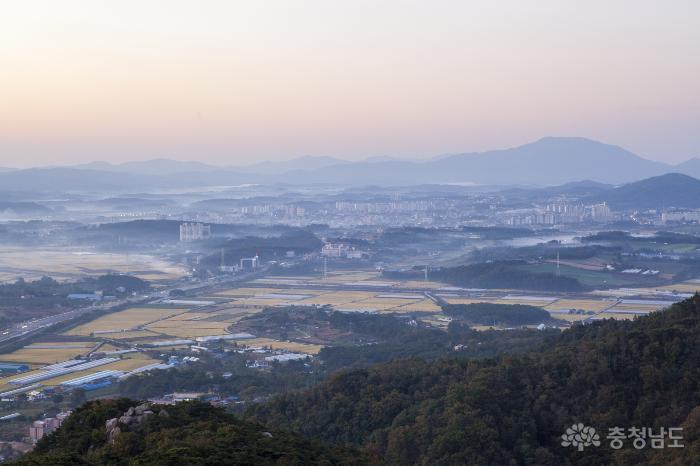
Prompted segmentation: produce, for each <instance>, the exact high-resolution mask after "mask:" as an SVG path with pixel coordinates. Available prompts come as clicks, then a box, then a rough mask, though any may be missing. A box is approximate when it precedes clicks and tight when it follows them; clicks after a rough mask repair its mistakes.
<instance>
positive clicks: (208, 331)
mask: <svg viewBox="0 0 700 466" xmlns="http://www.w3.org/2000/svg"><path fill="white" fill-rule="evenodd" d="M214 323H216V322H214ZM223 323H224V324H225V325H226V326H228V325H230V324H228V323H226V322H223ZM153 330H154V331H158V332H160V333H162V334H164V335H169V336H171V337H178V338H190V339H191V338H196V337H208V336H210V335H223V334H225V333H228V332H226V331H225V330H224V329H222V328H191V327H183V326H180V327H173V328H158V329H153Z"/></svg>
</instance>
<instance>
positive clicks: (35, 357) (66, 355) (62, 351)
mask: <svg viewBox="0 0 700 466" xmlns="http://www.w3.org/2000/svg"><path fill="white" fill-rule="evenodd" d="M37 345H56V346H76V347H75V348H73V347H71V348H36V346H37ZM95 345H96V344H95V343H92V342H61V343H34V344H33V345H29V346H25V347H24V348H20V349H18V350H16V351H13V352H12V353H8V354H2V355H0V361H2V362H24V363H28V364H53V363H56V362H59V361H65V360H66V359H73V358H75V357H77V356H82V355H84V354H86V353H87V352H88V351H90V350H91V349H92V348H93V347H95ZM78 346H79V347H78Z"/></svg>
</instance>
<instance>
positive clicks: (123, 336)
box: [99, 330, 156, 340]
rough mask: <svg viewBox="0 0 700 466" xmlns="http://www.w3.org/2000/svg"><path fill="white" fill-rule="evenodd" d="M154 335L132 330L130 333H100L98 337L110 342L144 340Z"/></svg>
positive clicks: (145, 331) (149, 332)
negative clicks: (133, 339)
mask: <svg viewBox="0 0 700 466" xmlns="http://www.w3.org/2000/svg"><path fill="white" fill-rule="evenodd" d="M155 335H156V333H154V332H151V331H149V330H133V331H130V332H112V333H100V334H99V337H101V338H107V339H110V340H131V339H132V338H145V337H152V336H155Z"/></svg>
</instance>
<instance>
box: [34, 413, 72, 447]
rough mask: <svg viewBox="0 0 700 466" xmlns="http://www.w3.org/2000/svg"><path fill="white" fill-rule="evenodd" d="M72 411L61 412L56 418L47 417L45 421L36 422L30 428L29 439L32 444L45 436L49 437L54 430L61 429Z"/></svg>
mask: <svg viewBox="0 0 700 466" xmlns="http://www.w3.org/2000/svg"><path fill="white" fill-rule="evenodd" d="M70 413H71V412H70V411H64V412H60V413H58V414H57V415H56V417H47V418H45V419H44V420H43V421H34V422H33V423H32V425H31V426H29V439H30V440H31V442H32V443H36V442H38V441H39V439H41V438H42V437H43V436H44V435H48V434H50V433H51V432H53V431H54V430H56V429H58V428H59V427H61V424H63V421H65V420H66V418H67V417H68V416H70Z"/></svg>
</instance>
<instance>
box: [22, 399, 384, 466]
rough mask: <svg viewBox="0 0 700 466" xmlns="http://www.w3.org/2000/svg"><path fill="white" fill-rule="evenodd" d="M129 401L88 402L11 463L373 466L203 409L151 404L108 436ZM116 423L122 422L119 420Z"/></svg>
mask: <svg viewBox="0 0 700 466" xmlns="http://www.w3.org/2000/svg"><path fill="white" fill-rule="evenodd" d="M133 405H134V402H132V401H130V400H127V399H121V400H114V401H94V402H91V403H88V404H86V405H84V406H82V407H81V408H79V409H78V410H76V412H74V413H73V414H72V415H71V416H70V417H69V418H68V419H67V420H66V421H65V423H64V425H63V426H61V427H60V428H59V429H58V430H57V431H56V432H55V433H54V434H53V435H50V436H47V437H45V438H43V439H42V440H41V441H39V443H38V444H37V447H36V449H35V450H34V451H33V452H31V453H29V454H27V455H26V456H24V457H22V458H21V459H19V460H18V461H17V462H15V463H13V464H17V465H41V466H45V465H52V466H60V465H66V466H68V465H127V464H129V465H144V466H145V465H154V466H156V465H158V466H160V465H171V466H174V465H182V466H185V465H202V466H204V465H211V466H215V465H216V466H218V465H253V464H254V465H296V464H304V465H307V464H308V465H331V464H354V465H357V466H360V465H365V464H370V465H371V464H379V463H377V462H375V461H374V460H372V459H370V458H369V457H367V456H364V455H360V454H359V453H358V452H356V451H352V450H350V449H344V448H336V447H328V446H323V445H321V444H320V443H318V442H313V441H309V440H305V439H303V438H301V437H299V436H297V435H294V434H289V433H286V432H280V431H276V430H273V431H271V432H270V431H268V429H266V428H264V427H262V426H260V425H256V424H253V423H250V422H245V421H241V420H239V419H236V418H235V417H234V416H232V415H230V414H226V413H225V412H224V411H223V410H221V409H218V408H213V407H211V406H210V405H208V404H204V403H198V402H192V403H182V404H178V405H176V406H167V407H165V406H153V411H154V413H153V414H152V415H150V416H148V417H146V418H145V420H143V421H142V422H141V424H137V423H135V424H132V425H131V427H125V426H124V424H122V423H120V424H119V425H120V429H121V432H120V433H118V434H117V435H113V436H112V438H111V439H110V438H108V433H107V430H106V428H105V424H106V423H107V421H108V420H110V419H113V418H119V417H120V416H122V415H124V412H125V411H127V410H128V409H129V408H130V407H133ZM120 420H121V419H120Z"/></svg>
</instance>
